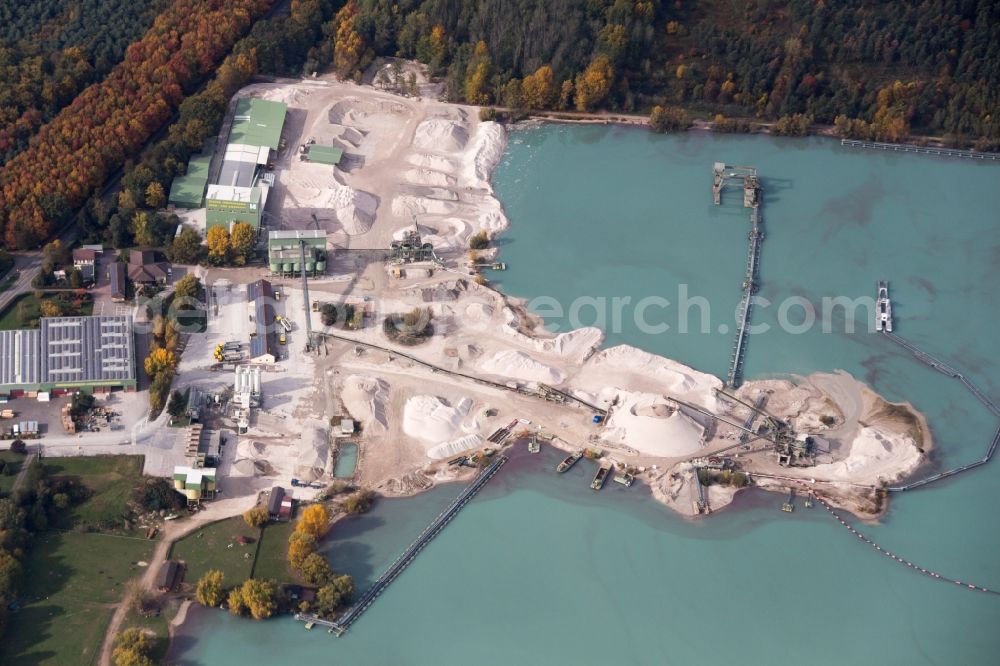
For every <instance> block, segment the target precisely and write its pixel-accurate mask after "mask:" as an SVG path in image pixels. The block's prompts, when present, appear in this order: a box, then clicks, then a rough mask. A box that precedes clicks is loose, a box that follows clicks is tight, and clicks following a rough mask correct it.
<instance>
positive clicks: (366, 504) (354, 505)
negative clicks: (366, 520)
mask: <svg viewBox="0 0 1000 666" xmlns="http://www.w3.org/2000/svg"><path fill="white" fill-rule="evenodd" d="M374 499H375V493H374V492H372V491H371V490H359V491H358V492H356V493H354V494H353V495H351V496H350V497H348V498H347V501H346V502H344V509H345V510H346V511H347V513H354V514H358V513H366V512H367V511H368V510H369V509H371V508H372V502H373V501H374Z"/></svg>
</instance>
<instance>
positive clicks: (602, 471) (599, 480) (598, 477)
mask: <svg viewBox="0 0 1000 666" xmlns="http://www.w3.org/2000/svg"><path fill="white" fill-rule="evenodd" d="M610 471H611V468H610V467H606V466H604V465H601V466H600V468H598V470H597V474H595V475H594V480H593V481H591V482H590V489H591V490H600V489H601V488H603V487H604V482H605V481H607V480H608V473H609V472H610Z"/></svg>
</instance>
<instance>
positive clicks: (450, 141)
mask: <svg viewBox="0 0 1000 666" xmlns="http://www.w3.org/2000/svg"><path fill="white" fill-rule="evenodd" d="M468 141H469V130H468V129H466V127H465V126H464V125H462V124H460V123H457V122H455V121H453V120H447V119H445V118H428V119H427V120H425V121H423V122H422V123H420V124H419V125H417V129H416V131H415V132H414V134H413V145H414V147H416V148H418V149H420V150H428V151H431V152H436V153H454V152H459V151H460V150H462V149H463V148H465V144H466V143H468Z"/></svg>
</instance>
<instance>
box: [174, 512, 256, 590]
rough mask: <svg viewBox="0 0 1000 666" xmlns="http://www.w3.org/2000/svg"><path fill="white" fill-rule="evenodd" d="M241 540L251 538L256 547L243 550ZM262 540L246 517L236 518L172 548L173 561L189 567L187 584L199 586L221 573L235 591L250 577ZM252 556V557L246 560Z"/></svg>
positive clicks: (196, 533)
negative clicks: (207, 575)
mask: <svg viewBox="0 0 1000 666" xmlns="http://www.w3.org/2000/svg"><path fill="white" fill-rule="evenodd" d="M239 536H245V537H250V538H251V539H253V543H251V544H249V545H246V546H241V545H239V544H237V543H236V537H239ZM259 537H260V530H256V529H254V528H252V527H248V526H247V524H246V523H245V522H244V521H243V517H242V516H235V517H233V518H227V519H225V520H220V521H219V522H217V523H212V524H210V525H206V526H205V527H203V528H201V529H200V530H198V531H197V532H192V533H191V534H189V535H187V536H186V537H184V538H183V539H181V540H180V541H178V542H176V543H175V544H174V545H173V546H172V547H171V549H170V557H171V559H175V560H183V561H184V563H185V564H186V565H187V571H186V572H185V574H184V581H185V582H186V583H191V584H194V583H197V582H198V579H199V578H201V577H202V575H204V573H205V572H206V571H208V570H210V569H219V570H220V571H222V573H223V574H224V575H225V577H226V583H225V584H226V586H227V587H231V586H233V585H236V584H239V583H242V582H243V581H244V580H246V579H247V578H249V577H250V569H251V568H252V567H253V557H254V553H256V551H257V539H258V538H259ZM230 545H232V548H230V547H229V546H230ZM248 554H249V555H250V557H245V556H246V555H248Z"/></svg>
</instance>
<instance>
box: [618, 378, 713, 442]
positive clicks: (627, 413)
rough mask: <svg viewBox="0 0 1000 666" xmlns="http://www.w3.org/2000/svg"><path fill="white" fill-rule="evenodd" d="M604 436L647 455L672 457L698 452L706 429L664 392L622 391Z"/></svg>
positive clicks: (619, 393)
mask: <svg viewBox="0 0 1000 666" xmlns="http://www.w3.org/2000/svg"><path fill="white" fill-rule="evenodd" d="M601 439H603V440H604V441H606V442H611V443H615V444H625V445H627V446H630V447H632V448H634V449H637V450H639V451H641V452H643V453H645V454H647V455H651V456H662V457H665V458H672V457H676V456H685V455H691V454H693V453H697V452H698V451H699V450H700V449H701V448H702V447H703V446H704V445H705V429H704V428H703V427H702V426H701V425H700V424H698V423H696V422H695V421H694V420H693V419H691V418H690V417H688V416H687V415H686V414H683V413H681V412H680V411H678V410H675V409H673V408H672V406H671V405H670V404H669V403H668V401H667V400H666V399H665V398H664V397H663V396H659V395H654V394H652V393H632V392H629V391H619V392H618V405H617V406H616V407H615V409H614V410H613V411H612V412H611V418H609V419H608V422H607V425H606V426H605V428H604V430H603V431H602V432H601Z"/></svg>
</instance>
